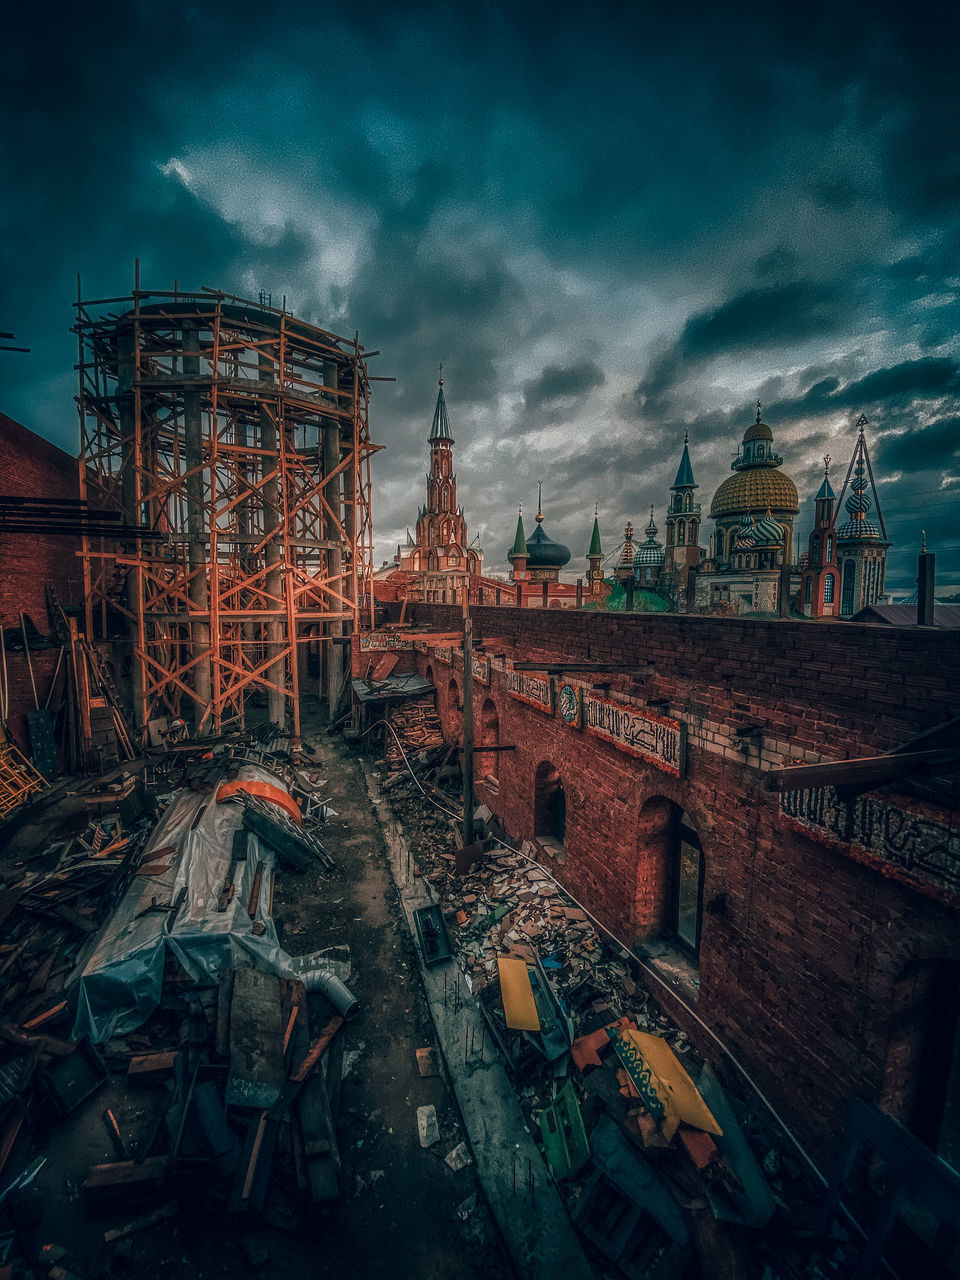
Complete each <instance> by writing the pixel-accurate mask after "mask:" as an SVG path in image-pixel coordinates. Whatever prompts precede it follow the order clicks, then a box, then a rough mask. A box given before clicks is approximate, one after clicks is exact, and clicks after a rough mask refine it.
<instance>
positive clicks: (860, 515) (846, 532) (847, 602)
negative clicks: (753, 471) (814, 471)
mask: <svg viewBox="0 0 960 1280" xmlns="http://www.w3.org/2000/svg"><path fill="white" fill-rule="evenodd" d="M867 425H868V423H867V419H866V417H865V416H864V415H863V414H861V415H860V417H859V418H858V419H857V427H858V429H859V431H858V435H857V443H856V445H855V446H854V450H853V457H852V458H851V459H850V466H849V468H848V469H847V478H846V480H845V481H844V484H843V489H842V490H841V493H840V501H841V502H843V496H844V494H845V493H846V492H847V490H848V489H849V491H850V493H849V497H848V498H847V500H846V502H845V503H843V505H844V507H845V509H846V511H847V513H848V514H849V516H850V519H849V520H848V521H847V522H846V523H845V524H842V525H840V526H839V527H838V528H837V560H838V561H839V564H840V617H841V618H849V617H850V616H851V615H852V614H854V613H856V612H857V611H858V610H860V609H865V608H866V607H867V605H871V604H876V602H877V600H878V599H879V598H880V597H881V596H882V595H883V573H884V567H885V565H886V560H887V548H888V547H889V546H890V543H889V541H888V540H887V531H886V528H885V527H884V523H883V515H882V514H881V511H880V498H879V496H878V494H877V486H876V484H875V483H874V479H873V468H872V467H871V466H870V454H869V453H868V451H867V440H866V435H865V428H866V427H867ZM851 474H852V475H853V480H852V481H851V479H850V477H851ZM871 507H873V508H875V509H876V518H875V519H873V518H869V519H868V516H869V515H870V509H871Z"/></svg>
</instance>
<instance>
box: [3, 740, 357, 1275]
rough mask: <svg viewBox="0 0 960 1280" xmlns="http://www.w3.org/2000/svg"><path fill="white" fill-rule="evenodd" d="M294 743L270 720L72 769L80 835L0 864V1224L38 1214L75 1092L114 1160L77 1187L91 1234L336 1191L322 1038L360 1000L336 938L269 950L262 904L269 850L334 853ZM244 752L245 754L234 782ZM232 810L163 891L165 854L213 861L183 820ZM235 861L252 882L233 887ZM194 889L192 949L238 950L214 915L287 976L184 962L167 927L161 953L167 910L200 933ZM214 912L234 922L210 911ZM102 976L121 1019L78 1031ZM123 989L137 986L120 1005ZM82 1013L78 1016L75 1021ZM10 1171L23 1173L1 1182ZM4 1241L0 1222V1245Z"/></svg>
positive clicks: (287, 857)
mask: <svg viewBox="0 0 960 1280" xmlns="http://www.w3.org/2000/svg"><path fill="white" fill-rule="evenodd" d="M313 755H314V752H313V749H312V748H310V747H309V746H305V745H304V744H302V743H301V742H300V741H298V740H295V739H291V738H289V737H281V736H280V735H279V732H278V730H277V728H276V726H272V725H267V726H260V727H259V728H258V729H256V730H253V731H250V732H245V733H242V734H233V735H230V736H229V737H224V738H220V739H216V740H210V739H207V740H203V741H202V742H193V743H165V744H164V745H163V747H162V748H161V749H158V750H156V751H154V752H152V753H149V754H148V756H147V758H146V761H145V765H144V772H143V777H142V779H139V780H137V779H135V778H134V777H133V776H131V775H130V774H128V773H127V772H125V771H123V770H121V769H117V770H115V771H114V772H113V774H111V775H108V776H107V777H105V778H103V779H98V780H96V781H90V782H86V783H82V784H80V785H79V787H78V788H77V791H76V792H75V793H73V800H72V804H73V807H74V809H75V810H76V813H77V815H78V816H77V822H76V825H77V828H78V829H77V833H76V834H73V835H69V834H64V833H61V832H58V833H57V834H56V836H55V837H54V838H47V839H42V840H41V841H40V842H39V843H38V845H37V847H36V848H35V849H34V850H33V851H32V852H30V853H28V854H27V855H26V856H25V857H23V858H22V859H21V860H20V861H19V862H12V861H8V863H7V864H6V866H5V868H4V879H3V881H2V883H0V1001H2V1006H3V1007H2V1015H0V1233H2V1230H3V1229H4V1228H3V1224H4V1222H6V1221H7V1218H8V1217H9V1219H10V1226H11V1228H12V1231H13V1232H14V1233H16V1232H17V1231H20V1230H21V1229H23V1230H26V1229H28V1228H29V1227H30V1226H31V1224H35V1222H36V1221H38V1220H39V1217H38V1210H37V1209H36V1207H35V1201H36V1198H37V1196H39V1194H40V1193H39V1192H38V1190H37V1185H36V1184H37V1178H38V1175H39V1174H40V1171H41V1170H42V1167H43V1164H44V1163H45V1157H44V1156H43V1154H42V1152H43V1150H44V1148H45V1146H46V1143H47V1139H48V1136H49V1134H50V1132H51V1130H52V1127H53V1126H54V1125H55V1124H56V1123H58V1122H60V1121H61V1120H62V1119H63V1118H64V1117H66V1116H68V1115H70V1114H71V1113H74V1112H78V1111H79V1110H80V1109H81V1108H83V1107H84V1106H85V1104H87V1103H89V1102H90V1101H91V1100H92V1099H94V1095H96V1101H95V1103H94V1105H95V1106H99V1107H102V1106H103V1105H104V1104H106V1109H105V1110H103V1111H102V1123H103V1126H104V1129H103V1131H102V1132H103V1134H104V1135H105V1136H106V1137H108V1138H109V1141H110V1144H111V1145H112V1147H113V1151H114V1154H115V1156H116V1159H114V1160H109V1161H105V1162H104V1161H98V1162H96V1163H94V1164H92V1165H91V1166H90V1167H89V1168H88V1170H87V1172H86V1175H85V1177H83V1179H82V1183H81V1185H79V1186H78V1190H77V1194H78V1196H79V1199H80V1202H81V1204H82V1205H83V1206H84V1208H86V1209H87V1210H88V1212H89V1213H91V1214H95V1215H112V1216H113V1217H114V1219H115V1220H116V1219H119V1220H120V1221H119V1225H114V1226H111V1227H109V1228H108V1230H107V1232H106V1235H105V1237H104V1240H105V1242H106V1243H113V1242H115V1241H116V1240H117V1239H120V1238H121V1237H123V1236H126V1235H129V1234H131V1233H132V1232H134V1231H139V1230H141V1229H144V1228H146V1227H149V1226H152V1225H154V1224H155V1223H157V1222H160V1221H162V1220H164V1219H165V1218H168V1217H171V1216H173V1214H175V1213H177V1212H178V1211H179V1209H180V1208H182V1207H186V1206H187V1205H189V1204H190V1203H191V1202H192V1201H197V1200H199V1201H202V1202H203V1203H211V1202H212V1203H213V1204H219V1206H220V1208H221V1210H222V1211H223V1212H224V1213H226V1212H231V1213H245V1212H247V1211H248V1210H253V1211H256V1212H257V1213H258V1215H259V1217H260V1218H261V1219H262V1220H264V1221H267V1222H273V1223H274V1225H278V1226H285V1225H289V1223H290V1221H291V1219H292V1217H293V1215H294V1214H295V1212H296V1205H297V1201H298V1198H301V1199H302V1198H306V1199H307V1200H308V1201H309V1202H312V1203H313V1204H327V1203H330V1202H332V1201H334V1200H336V1199H337V1197H338V1196H339V1194H340V1191H339V1171H340V1157H339V1152H338V1149H337V1139H336V1124H337V1106H338V1098H339V1088H340V1079H341V1061H342V1052H343V1048H342V1040H343V1037H342V1036H338V1034H337V1033H338V1031H339V1030H340V1028H341V1027H342V1026H343V1025H344V1023H345V1021H346V1020H347V1019H349V1018H350V1017H352V1016H353V1014H354V1013H355V1012H356V1010H357V1004H356V1000H355V999H354V998H353V996H352V995H351V993H350V992H349V990H348V989H347V987H346V986H345V982H346V981H347V980H348V979H349V958H348V957H347V958H345V957H344V955H343V954H342V948H339V949H336V950H335V952H332V953H331V954H329V955H328V954H326V953H323V952H319V953H315V954H313V955H311V956H307V957H298V958H294V957H289V956H286V953H285V952H282V951H281V950H280V949H279V948H278V947H277V939H276V934H275V931H274V929H273V925H272V922H271V921H270V920H269V910H270V902H271V900H272V885H273V879H272V868H273V862H274V861H275V860H277V861H279V862H280V863H281V864H287V865H290V866H292V867H293V868H294V869H295V870H297V871H303V870H304V869H306V868H307V867H308V866H309V867H315V868H316V869H317V871H318V872H320V873H322V872H323V871H324V870H327V871H329V870H330V869H332V868H333V862H332V860H331V859H330V858H329V856H328V855H327V853H326V850H325V848H324V846H323V843H322V841H321V839H320V836H319V827H320V824H321V823H322V822H323V820H324V819H325V818H326V817H328V816H330V815H332V814H333V810H331V809H330V808H329V807H328V806H326V805H325V804H324V803H323V799H322V794H321V793H322V790H323V787H324V784H325V780H324V779H322V778H321V777H320V776H319V772H318V770H317V768H316V766H315V764H314V762H313V760H312V756H313ZM246 765H254V766H256V769H255V770H252V771H251V770H248V771H246V772H245V773H244V774H243V777H242V778H241V772H240V771H241V768H242V767H243V766H246ZM254 775H255V777H257V778H271V779H275V780H276V784H278V785H274V784H273V783H272V782H257V781H256V780H255V778H254ZM238 779H240V780H238ZM279 784H282V786H281V785H279ZM258 791H259V794H258ZM264 793H266V794H267V796H268V798H269V797H270V795H271V793H272V794H273V801H272V802H267V801H265V800H264V799H263V798H262V797H263V794H264ZM191 797H192V798H191ZM284 806H286V811H285V810H284ZM238 808H239V810H240V814H239V821H238V820H237V817H234V818H233V819H232V820H229V821H228V825H229V826H230V827H231V829H232V828H236V831H235V836H234V838H233V841H232V854H230V855H229V857H228V861H229V866H228V867H227V868H226V870H225V871H223V870H222V868H220V864H219V863H217V862H216V861H210V862H209V865H208V866H206V867H200V868H199V870H198V871H196V873H195V872H194V871H193V869H190V870H187V872H186V876H187V880H188V881H189V880H190V877H191V875H193V874H196V875H197V877H198V879H199V881H200V888H199V890H198V891H197V892H198V893H199V896H198V897H195V898H192V899H191V898H188V889H187V885H186V883H185V884H182V885H180V887H179V889H178V890H177V891H175V886H176V885H177V884H178V883H179V880H178V863H183V864H184V865H185V861H186V859H187V858H188V856H198V857H201V858H202V857H207V858H209V857H210V855H211V850H212V848H213V843H214V842H212V841H211V840H210V839H209V838H207V842H206V844H204V842H203V841H201V842H200V848H199V854H197V853H191V854H190V855H188V854H187V847H188V845H187V842H188V841H190V839H191V837H192V835H193V832H194V830H195V829H196V828H197V827H198V826H199V825H200V821H201V819H203V818H204V817H205V815H206V814H207V813H208V812H209V813H211V814H214V815H215V821H217V822H221V824H222V822H223V819H222V818H219V817H216V811H222V813H223V814H228V813H229V812H231V811H232V812H233V813H235V814H236V811H237V809H238ZM180 811H183V812H185V813H186V815H187V816H186V819H185V820H180V821H179V823H178V822H174V823H173V826H172V831H173V833H174V834H173V836H172V837H171V838H170V839H169V840H168V841H166V842H165V840H164V833H165V832H166V831H167V829H168V826H169V821H170V819H171V818H174V819H175V818H176V815H177V813H178V812H180ZM194 813H195V816H193V818H192V821H191V820H190V818H191V815H194ZM293 814H296V815H297V817H298V819H299V820H298V821H294V819H293V817H292V816H291V815H293ZM222 829H224V828H223V827H222V825H221V826H219V827H217V828H216V830H218V831H219V830H222ZM229 843H230V842H229V841H228V844H229ZM248 852H249V853H250V857H249V858H248V857H247V854H248ZM241 869H243V870H244V873H245V874H246V876H247V879H248V880H249V881H250V884H251V888H250V892H249V895H248V894H247V892H246V890H245V889H244V891H243V892H242V893H241V892H240V891H239V889H238V886H240V884H241V874H240V870H241ZM180 878H182V877H180ZM243 883H244V884H245V883H246V881H244V882H243ZM235 891H236V892H235ZM248 898H249V901H248ZM204 902H206V907H205V911H206V917H205V918H206V919H207V920H208V921H210V920H212V921H213V922H214V924H213V929H212V930H211V931H210V934H209V943H208V944H205V943H204V942H203V941H202V940H201V941H200V943H199V947H200V951H201V953H202V951H203V948H204V946H206V945H209V946H219V947H220V952H218V954H222V955H223V956H227V957H229V956H230V955H231V954H242V953H243V947H244V946H245V945H247V944H244V943H242V942H241V943H240V945H239V947H238V949H237V951H236V952H234V953H231V949H230V943H229V938H226V937H225V934H224V929H225V928H227V927H229V931H230V935H229V936H230V937H232V936H237V937H239V936H240V935H242V934H248V935H249V937H250V939H251V940H253V942H252V945H250V947H249V949H250V950H251V951H253V952H254V954H257V951H256V948H257V946H258V945H259V946H260V948H261V950H262V952H263V956H264V957H265V958H266V959H267V960H268V961H269V960H270V959H271V958H272V957H276V960H277V962H278V963H280V964H285V963H286V964H288V965H289V968H290V970H291V972H290V973H289V974H287V975H282V974H281V975H279V976H278V975H275V974H271V973H269V972H263V971H261V969H262V967H263V966H260V967H253V966H252V965H246V964H243V963H239V962H230V961H229V960H227V961H225V962H224V963H222V964H221V965H220V966H219V972H218V973H216V972H215V973H213V976H212V978H211V975H210V973H209V971H208V970H209V968H210V964H207V965H206V968H203V967H202V966H201V967H200V968H199V969H198V967H197V966H196V965H194V964H193V963H192V957H191V955H190V951H189V946H188V943H187V940H186V938H185V936H184V935H180V942H179V943H178V945H177V946H172V947H164V938H167V937H171V936H172V937H173V938H174V940H175V941H176V937H177V934H176V930H177V925H178V920H179V918H181V917H182V918H183V920H185V921H187V923H188V925H190V926H191V927H193V928H194V930H195V932H196V931H198V930H201V929H202V928H203V920H202V919H201V912H200V907H199V906H198V904H200V905H202V904H203V903H204ZM143 903H145V904H146V905H141V904H143ZM130 904H132V905H130ZM228 906H232V908H233V910H234V911H235V916H230V917H229V918H228V916H227V914H226V912H227V908H228ZM211 913H216V914H211ZM150 921H155V922H157V923H156V924H150ZM191 921H192V925H191ZM144 931H152V935H156V938H157V940H158V946H159V953H158V954H159V955H160V965H161V969H162V973H161V974H160V975H158V979H157V992H156V998H155V999H154V995H153V993H148V994H144V986H145V980H144V973H145V972H146V969H145V968H144V967H143V965H142V964H141V957H142V955H143V954H144V952H145V950H146V947H147V946H148V945H150V944H151V938H150V937H148V938H147V942H146V943H144V942H143V941H142V939H143V937H144V936H146V935H145V934H144ZM265 934H267V936H266V937H265V936H264V935H265ZM152 935H151V936H152ZM126 939H130V940H131V941H130V942H126V941H125V940H126ZM218 939H220V940H225V941H226V950H223V942H221V941H218ZM271 939H272V941H271ZM125 946H126V947H127V948H128V950H127V951H125V950H124V947H125ZM104 955H105V956H106V959H105V961H104V963H103V964H102V965H101V969H100V972H102V973H105V974H106V977H105V978H102V979H101V981H103V982H104V983H105V984H106V988H105V989H106V993H107V994H106V997H105V1003H104V1004H103V1005H102V1006H101V1007H100V1008H97V1007H95V999H94V1003H91V997H90V996H89V994H88V989H87V988H85V987H84V981H85V980H86V978H87V977H88V975H89V971H90V967H91V965H92V964H94V961H97V963H99V962H100V959H102V957H103V956H104ZM251 958H253V957H251ZM148 963H149V962H148ZM210 963H214V962H212V961H211V962H210ZM138 964H141V968H139V969H138V968H137V965H138ZM110 984H113V986H112V987H111V985H110ZM121 989H125V998H128V997H129V1004H128V1006H127V1012H126V1013H125V1014H124V1017H125V1018H126V1019H127V1020H126V1022H125V1023H124V1024H123V1026H122V1027H121V1029H120V1030H118V1031H116V1032H111V1031H110V1029H109V1026H110V1024H109V1022H108V1021H107V1020H106V1019H105V1020H104V1022H103V1024H102V1025H103V1026H104V1027H106V1028H107V1029H106V1030H104V1031H103V1032H102V1034H99V1035H95V1034H93V1030H97V1029H99V1026H100V1025H101V1024H100V1023H99V1021H98V1019H99V1017H100V1014H101V1012H102V1010H103V1009H104V1008H110V1007H112V1006H113V1005H114V1004H122V1001H121V1000H120V995H121ZM111 991H112V993H113V994H112V996H111V994H110V992H111ZM131 991H138V994H137V996H136V998H135V999H134V998H132V997H130V992H131ZM84 1017H85V1018H86V1022H84V1021H83V1018H84ZM81 1025H82V1026H85V1027H86V1028H88V1030H87V1031H86V1032H85V1033H83V1034H81V1032H80V1031H79V1030H78V1028H79V1027H80V1026H81ZM71 1027H72V1030H71ZM90 1028H93V1030H90ZM38 1148H39V1149H40V1151H41V1154H40V1155H36V1156H35V1157H34V1158H33V1159H32V1160H30V1153H31V1152H36V1151H37V1149H38ZM28 1161H29V1163H28ZM16 1170H21V1171H22V1172H20V1173H18V1174H16V1176H14V1171H16ZM41 1181H42V1179H41ZM31 1197H32V1198H33V1202H34V1207H33V1208H31ZM21 1202H22V1203H21ZM158 1206H159V1207H158ZM13 1242H14V1235H11V1236H10V1237H9V1242H8V1250H9V1248H10V1247H11V1246H12V1244H13ZM21 1244H22V1242H21Z"/></svg>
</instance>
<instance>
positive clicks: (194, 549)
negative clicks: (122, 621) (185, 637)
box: [182, 320, 212, 733]
mask: <svg viewBox="0 0 960 1280" xmlns="http://www.w3.org/2000/svg"><path fill="white" fill-rule="evenodd" d="M182 341H183V377H184V391H183V447H184V461H185V463H186V467H187V471H188V472H192V473H193V474H190V475H188V476H187V481H186V489H187V529H186V532H187V538H188V542H187V563H188V566H189V572H190V585H189V595H190V603H191V604H192V606H193V608H194V609H195V610H196V611H197V612H198V613H203V614H206V617H205V618H202V619H201V618H198V619H196V620H195V621H194V622H192V623H191V624H190V643H191V646H192V649H193V653H192V654H191V657H193V658H196V657H197V656H198V655H199V654H203V655H204V656H203V657H202V658H201V660H200V661H199V662H198V663H197V664H196V666H195V667H194V668H193V671H192V673H191V675H192V683H193V691H194V693H195V694H196V699H197V700H196V702H195V703H194V707H193V719H194V729H195V732H197V733H199V732H200V721H201V720H202V718H203V715H204V712H205V711H206V710H207V707H208V706H209V705H210V691H211V670H210V590H209V581H208V573H209V568H208V563H207V561H208V556H209V547H205V546H204V541H203V535H204V534H205V533H207V528H206V520H205V513H204V493H203V490H204V479H205V477H206V475H207V472H206V471H205V470H203V469H202V466H201V464H202V462H203V415H202V411H201V401H200V388H199V386H198V385H197V379H199V377H200V328H199V324H198V322H197V321H196V320H185V321H184V322H183V329H182ZM191 379H192V380H193V384H194V385H193V386H191V385H190V381H191ZM211 728H212V723H211V721H210V719H208V720H207V721H206V725H205V731H206V732H207V733H209V732H210V730H211Z"/></svg>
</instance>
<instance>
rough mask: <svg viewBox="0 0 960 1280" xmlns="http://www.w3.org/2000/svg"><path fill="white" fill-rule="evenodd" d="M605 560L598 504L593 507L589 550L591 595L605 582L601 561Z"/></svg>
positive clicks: (588, 579) (588, 574)
mask: <svg viewBox="0 0 960 1280" xmlns="http://www.w3.org/2000/svg"><path fill="white" fill-rule="evenodd" d="M602 560H603V547H601V545H600V507H599V505H598V504H595V505H594V508H593V534H592V535H591V538H590V549H589V551H588V552H587V564H588V565H589V568H588V570H587V582H588V584H589V591H590V594H591V595H596V594H597V592H598V591H599V590H600V584H601V583H602V582H603V569H602V568H601V561H602Z"/></svg>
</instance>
